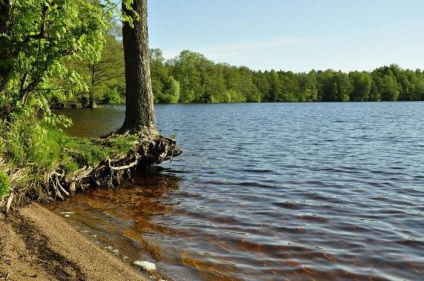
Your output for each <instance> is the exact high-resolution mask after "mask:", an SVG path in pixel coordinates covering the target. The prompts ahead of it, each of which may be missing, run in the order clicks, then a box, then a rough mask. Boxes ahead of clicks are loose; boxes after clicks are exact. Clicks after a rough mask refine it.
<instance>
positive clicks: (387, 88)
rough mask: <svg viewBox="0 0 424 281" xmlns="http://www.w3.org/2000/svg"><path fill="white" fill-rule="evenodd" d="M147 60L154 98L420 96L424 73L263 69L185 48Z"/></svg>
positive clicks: (154, 54) (392, 98) (400, 98)
mask: <svg viewBox="0 0 424 281" xmlns="http://www.w3.org/2000/svg"><path fill="white" fill-rule="evenodd" d="M151 64H152V68H151V69H152V80H153V89H154V94H155V99H156V101H157V102H159V103H177V102H180V103H192V102H194V103H227V102H308V101H309V102H313V101H419V100H424V72H423V71H421V70H415V71H414V70H409V69H406V70H405V69H402V68H400V67H399V66H398V65H390V66H384V67H380V68H377V69H375V70H374V71H372V72H365V71H363V72H357V71H354V72H349V73H344V72H341V71H334V70H331V69H329V70H325V71H320V70H318V71H315V70H311V71H310V72H308V73H293V72H291V71H275V70H270V71H264V72H262V71H253V70H250V69H249V68H247V67H235V66H230V65H228V64H221V63H219V64H217V63H214V62H212V61H210V60H208V59H206V58H205V57H204V56H203V55H201V54H199V53H194V52H191V51H187V50H186V51H183V52H181V54H180V55H179V56H178V57H176V58H174V59H171V60H167V61H165V60H164V59H163V57H162V52H161V51H160V50H158V49H155V50H152V52H151Z"/></svg>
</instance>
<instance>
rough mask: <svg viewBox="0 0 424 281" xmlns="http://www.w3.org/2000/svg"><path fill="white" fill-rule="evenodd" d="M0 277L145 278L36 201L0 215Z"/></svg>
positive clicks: (41, 278) (39, 278)
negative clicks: (11, 213) (8, 213)
mask: <svg viewBox="0 0 424 281" xmlns="http://www.w3.org/2000/svg"><path fill="white" fill-rule="evenodd" d="M0 280H19V281H21V280H142V281H146V280H149V278H148V277H147V276H146V275H145V274H144V273H142V272H140V271H138V270H136V269H135V268H133V267H131V265H129V263H128V262H124V261H123V260H120V259H118V258H117V257H116V256H113V255H112V254H111V253H109V252H107V251H105V250H104V249H102V248H100V247H99V246H97V245H96V244H95V243H94V242H93V241H90V240H89V239H88V238H87V237H85V236H83V235H82V234H81V233H79V232H77V231H76V230H75V229H74V228H72V227H71V226H70V225H68V223H67V222H65V221H64V220H63V218H61V217H60V216H58V215H57V214H54V213H52V212H50V211H48V210H46V209H45V208H43V207H41V206H40V205H38V204H32V205H30V206H28V207H25V208H22V209H21V210H19V211H18V212H17V213H16V214H13V215H10V216H9V217H5V216H4V215H3V214H0Z"/></svg>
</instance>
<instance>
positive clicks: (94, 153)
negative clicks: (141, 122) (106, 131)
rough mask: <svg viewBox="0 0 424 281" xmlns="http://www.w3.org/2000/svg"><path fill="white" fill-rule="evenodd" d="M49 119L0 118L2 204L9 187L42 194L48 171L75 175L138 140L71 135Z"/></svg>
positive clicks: (117, 153)
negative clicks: (81, 169)
mask: <svg viewBox="0 0 424 281" xmlns="http://www.w3.org/2000/svg"><path fill="white" fill-rule="evenodd" d="M48 121H49V120H42V119H37V118H35V117H34V118H19V119H16V120H15V121H10V122H6V121H4V120H3V121H0V203H1V201H2V198H4V195H7V194H8V193H9V192H10V190H15V189H16V190H23V189H24V190H25V189H31V190H32V191H34V192H35V193H39V192H40V191H41V190H42V188H43V187H45V186H46V179H47V178H48V177H47V175H48V174H50V173H52V172H60V173H63V172H65V173H66V174H72V173H74V172H76V171H77V170H78V169H80V168H84V167H86V166H92V167H95V166H97V165H98V164H99V163H100V162H101V161H102V160H105V159H108V158H111V157H113V156H116V155H119V154H125V153H127V152H128V151H130V150H131V149H132V148H134V147H135V145H136V144H137V140H138V136H136V135H113V136H112V137H109V138H108V139H84V138H75V137H70V136H67V135H66V134H65V133H64V132H63V131H61V130H59V129H57V128H56V127H55V126H54V125H52V124H51V122H48ZM0 206H1V204H0Z"/></svg>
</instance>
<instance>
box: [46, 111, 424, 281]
mask: <svg viewBox="0 0 424 281" xmlns="http://www.w3.org/2000/svg"><path fill="white" fill-rule="evenodd" d="M76 112H79V113H76ZM81 112H84V113H81ZM92 112H96V111H92ZM108 112H109V113H110V114H109V113H108ZM423 112H424V103H303V104H296V103H294V104H230V105H167V106H157V107H156V114H157V119H158V126H159V129H160V130H161V132H162V133H163V134H164V135H173V134H175V135H176V138H177V141H178V143H179V145H181V146H182V148H183V150H184V153H183V154H182V155H181V156H180V157H178V158H176V159H174V160H173V162H172V163H169V164H165V165H162V167H164V170H163V171H161V172H158V173H151V174H145V175H143V176H137V177H136V179H135V183H134V184H126V185H125V186H123V187H122V188H119V189H112V190H92V191H89V192H87V193H84V194H78V195H76V196H75V197H73V198H71V199H70V200H67V201H65V202H61V203H59V204H53V205H52V206H51V208H52V209H53V210H54V211H56V212H61V211H73V212H74V214H73V215H72V216H71V217H70V218H69V219H70V221H71V222H72V223H73V224H75V225H77V226H78V227H80V228H82V229H83V230H88V231H90V233H92V234H95V235H97V237H98V239H99V240H101V241H102V242H104V243H106V244H111V245H113V246H114V247H116V248H118V249H119V250H120V251H121V252H122V253H123V254H125V255H127V256H129V257H130V259H132V260H135V259H137V260H138V259H147V260H151V261H155V262H158V266H159V268H160V270H161V271H162V272H164V273H165V274H168V275H169V276H171V277H172V278H173V280H214V281H215V280H422V276H423V274H424V223H423V219H424V184H423V180H424V174H423V172H424V156H423V155H424V134H423V132H424V114H423ZM103 113H104V114H105V115H106V116H103V117H99V115H96V116H97V117H95V119H93V118H92V117H90V114H91V113H90V111H75V112H71V113H67V114H74V116H73V118H74V123H75V126H74V128H71V129H70V130H69V133H70V134H79V135H83V136H88V135H89V134H90V133H92V132H93V130H91V129H90V128H95V131H94V132H95V134H97V135H101V134H105V133H108V132H109V131H111V130H113V129H115V128H118V127H119V126H120V125H121V124H122V119H123V108H122V107H115V108H112V109H105V110H104V112H103ZM103 113H102V114H103ZM109 117H110V118H109ZM101 118H103V119H101ZM101 120H102V121H101ZM103 120H107V121H106V124H107V125H105V126H104V124H105V123H103V122H104V121H103ZM108 122H109V123H108ZM100 123H102V124H103V125H102V124H100ZM100 127H103V128H100ZM80 128H88V129H84V130H85V131H82V130H81V129H80ZM103 129H104V130H103ZM102 130H103V131H102Z"/></svg>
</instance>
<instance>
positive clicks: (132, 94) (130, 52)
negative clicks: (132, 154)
mask: <svg viewBox="0 0 424 281" xmlns="http://www.w3.org/2000/svg"><path fill="white" fill-rule="evenodd" d="M131 8H132V10H133V12H134V13H136V14H137V15H138V17H139V18H138V19H134V22H133V23H134V27H131V26H130V24H129V23H128V22H124V25H123V29H122V36H123V44H124V59H125V84H126V111H125V121H124V124H123V125H122V128H121V129H120V130H119V131H118V132H120V133H126V132H130V133H142V134H147V135H151V134H154V135H156V134H157V128H156V118H155V113H154V108H153V92H152V83H151V77H150V57H149V40H148V30H147V0H134V2H133V3H132V4H131ZM122 11H123V12H124V13H125V14H131V13H132V11H129V10H128V9H127V8H126V5H125V4H124V3H123V4H122Z"/></svg>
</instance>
